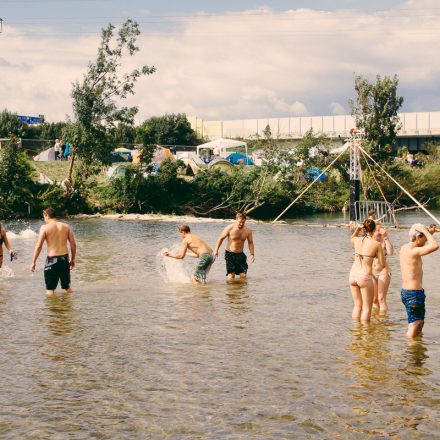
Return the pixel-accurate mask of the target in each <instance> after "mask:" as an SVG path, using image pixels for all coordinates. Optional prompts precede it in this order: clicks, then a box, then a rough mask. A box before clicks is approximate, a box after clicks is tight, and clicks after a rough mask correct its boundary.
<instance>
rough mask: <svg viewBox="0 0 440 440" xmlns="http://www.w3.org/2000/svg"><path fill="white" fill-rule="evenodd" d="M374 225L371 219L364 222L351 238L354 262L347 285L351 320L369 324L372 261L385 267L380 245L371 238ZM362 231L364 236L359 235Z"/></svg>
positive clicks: (372, 285)
mask: <svg viewBox="0 0 440 440" xmlns="http://www.w3.org/2000/svg"><path fill="white" fill-rule="evenodd" d="M375 229H376V223H375V222H374V220H372V219H367V220H365V221H364V223H363V225H362V226H358V227H357V228H356V229H355V231H354V232H353V234H352V236H351V242H352V243H353V245H354V251H355V254H354V262H353V265H352V267H351V271H350V277H349V283H350V290H351V295H352V297H353V302H354V306H353V314H352V316H353V319H356V320H359V319H360V320H361V321H362V322H369V321H370V318H371V309H372V308H373V299H374V283H373V260H374V259H375V258H377V259H378V260H379V262H380V264H381V265H382V266H385V258H384V255H383V250H382V245H381V243H379V242H377V241H376V240H375V239H374V238H373V234H374V231H375ZM361 231H363V233H364V236H363V237H360V236H359V233H360V232H361Z"/></svg>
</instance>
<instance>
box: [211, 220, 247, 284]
mask: <svg viewBox="0 0 440 440" xmlns="http://www.w3.org/2000/svg"><path fill="white" fill-rule="evenodd" d="M245 223H246V215H245V214H243V213H241V212H237V214H236V216H235V222H234V223H233V224H232V225H229V226H226V228H225V229H224V230H223V232H222V233H221V235H220V237H219V238H218V240H217V245H216V246H215V250H214V255H215V257H217V256H218V250H219V249H220V246H221V245H222V243H223V240H224V239H225V238H227V239H228V244H227V245H226V250H225V260H226V276H227V277H228V278H229V279H230V280H232V279H234V278H235V275H239V276H240V279H241V280H244V279H246V274H247V270H248V265H247V258H246V255H245V253H244V252H243V248H244V243H245V241H246V240H247V241H248V245H249V251H250V253H251V261H252V263H253V262H254V261H255V255H254V240H253V237H252V231H251V230H250V229H249V228H248V227H246V226H245Z"/></svg>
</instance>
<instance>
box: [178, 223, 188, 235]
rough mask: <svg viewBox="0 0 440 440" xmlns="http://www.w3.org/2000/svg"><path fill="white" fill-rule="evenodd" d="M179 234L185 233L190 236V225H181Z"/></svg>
mask: <svg viewBox="0 0 440 440" xmlns="http://www.w3.org/2000/svg"><path fill="white" fill-rule="evenodd" d="M178 229H179V232H184V233H185V234H188V232H191V229H190V228H189V226H188V225H180V226H179V228H178Z"/></svg>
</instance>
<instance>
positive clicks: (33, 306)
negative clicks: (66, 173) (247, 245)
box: [0, 221, 440, 439]
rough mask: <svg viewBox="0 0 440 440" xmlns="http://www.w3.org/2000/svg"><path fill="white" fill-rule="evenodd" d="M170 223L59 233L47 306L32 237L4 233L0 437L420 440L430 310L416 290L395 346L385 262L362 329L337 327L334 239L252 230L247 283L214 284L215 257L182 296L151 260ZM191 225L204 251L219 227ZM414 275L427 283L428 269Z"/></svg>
mask: <svg viewBox="0 0 440 440" xmlns="http://www.w3.org/2000/svg"><path fill="white" fill-rule="evenodd" d="M9 226H10V227H9V228H8V231H9V230H11V231H12V232H14V231H15V230H14V227H13V226H14V225H13V224H11V225H9ZM38 226H39V224H36V223H35V224H34V223H33V224H31V225H20V228H21V229H22V230H25V229H26V228H28V227H29V229H30V230H32V231H33V230H37V229H38ZM176 226H177V222H172V221H169V222H166V223H157V222H142V223H141V222H130V223H128V222H111V221H83V222H81V221H77V222H73V228H74V230H75V233H76V235H77V241H78V261H77V267H76V269H75V271H74V272H73V274H72V277H73V287H74V289H75V291H76V293H75V294H74V295H71V296H69V295H62V294H58V295H57V297H55V298H45V297H44V285H43V280H42V259H41V258H40V261H39V264H38V267H37V269H38V270H37V274H36V275H35V276H33V277H32V276H30V275H29V272H28V267H27V263H26V264H25V262H28V261H29V259H30V258H31V256H32V251H33V246H34V244H35V237H29V239H18V238H16V237H14V240H16V243H17V246H18V247H19V248H20V249H19V252H20V259H19V261H18V262H16V263H17V264H15V263H14V266H13V269H14V274H15V277H14V278H10V279H7V280H6V279H0V344H1V347H2V356H1V357H0V385H1V389H2V393H1V395H0V408H1V409H0V414H1V417H0V436H3V437H5V438H11V437H18V438H66V436H69V438H93V437H97V438H103V439H106V438H108V439H113V438H215V439H217V438H228V439H229V438H240V439H241V438H252V439H268V438H363V437H372V438H380V437H384V438H387V437H391V438H393V437H394V438H413V437H417V436H419V437H423V436H425V437H426V438H430V437H435V436H436V434H437V433H438V431H439V429H440V426H439V420H440V399H439V398H438V396H439V383H440V380H439V379H440V375H439V370H438V365H439V363H440V362H439V361H440V351H439V349H438V347H439V344H437V340H438V336H440V335H439V334H438V331H437V329H436V328H435V320H436V318H438V317H439V316H440V314H439V313H438V312H437V309H438V310H440V309H439V308H438V307H439V306H440V301H439V300H438V299H436V297H435V294H433V295H432V296H429V295H430V293H431V290H429V292H428V306H427V307H428V320H427V325H426V331H425V335H424V338H423V340H422V341H419V342H417V343H415V344H408V343H407V342H406V340H405V338H404V329H405V326H406V322H405V315H404V310H403V308H402V305H401V303H400V299H399V291H398V289H399V277H398V264H397V257H393V259H390V264H391V267H392V271H393V274H395V276H393V280H392V285H391V289H390V294H389V306H390V313H389V315H388V316H387V317H386V318H381V317H379V316H376V315H375V316H373V319H372V323H371V325H369V326H366V327H363V326H357V325H355V324H353V323H352V322H351V319H350V315H351V305H352V304H351V297H350V292H349V289H348V286H347V273H348V271H349V267H350V265H351V261H352V249H351V247H350V244H349V240H348V234H349V232H348V231H346V230H342V229H318V228H313V229H308V228H297V227H293V226H288V225H287V226H285V227H282V228H281V227H272V226H271V225H260V224H258V225H253V226H252V228H253V229H254V236H255V242H256V256H257V259H256V262H255V263H254V264H250V265H249V279H248V281H247V282H246V283H232V284H227V283H226V282H225V267H224V261H223V257H222V255H220V258H219V259H218V261H216V262H215V264H214V266H213V268H212V271H211V273H210V278H209V281H210V282H209V284H208V285H206V286H202V287H196V286H193V285H191V284H190V283H183V282H181V281H182V280H180V279H178V278H179V276H176V269H175V268H172V267H171V268H168V269H167V267H165V263H168V260H164V259H163V258H162V257H161V256H160V251H161V250H162V249H164V248H168V249H170V248H172V247H173V246H176V245H177V246H178V243H179V237H178V236H177V234H176ZM191 227H192V228H193V229H194V231H195V232H196V233H200V234H201V235H202V236H203V237H206V239H207V241H208V243H210V244H211V245H212V244H214V243H215V240H216V239H217V237H218V234H219V232H220V231H221V230H222V229H223V227H224V224H223V223H215V222H209V223H194V224H191ZM14 233H15V234H18V232H17V231H15V232H14ZM391 234H393V235H392V237H393V239H394V240H395V243H396V247H398V246H400V245H401V244H402V243H403V242H404V241H406V235H405V234H399V233H394V232H392V233H391ZM394 234H395V235H394ZM193 263H194V260H190V261H188V262H186V263H184V265H183V266H179V270H180V269H184V270H185V271H186V272H185V273H186V274H188V273H190V270H191V265H192V264H193ZM425 268H426V272H427V283H428V284H427V285H428V286H435V285H436V282H438V281H440V280H439V279H438V274H437V271H436V266H435V260H434V259H433V258H428V259H427V260H426V263H425ZM167 270H168V272H167ZM170 275H171V276H170ZM173 276H174V279H173ZM170 279H171V280H173V281H174V282H169V281H170ZM165 281H167V282H165ZM176 281H180V282H176Z"/></svg>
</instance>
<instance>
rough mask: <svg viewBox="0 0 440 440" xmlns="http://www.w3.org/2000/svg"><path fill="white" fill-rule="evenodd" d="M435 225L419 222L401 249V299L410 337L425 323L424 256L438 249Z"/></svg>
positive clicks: (418, 332)
mask: <svg viewBox="0 0 440 440" xmlns="http://www.w3.org/2000/svg"><path fill="white" fill-rule="evenodd" d="M434 231H435V227H434V228H432V227H430V228H429V229H427V228H425V226H423V225H421V224H420V223H417V224H415V225H413V226H412V227H411V229H410V231H409V236H410V238H411V241H410V242H409V243H407V244H405V245H403V246H402V249H401V250H400V268H401V271H402V291H401V299H402V302H403V304H404V306H405V308H406V313H407V315H408V331H407V333H406V335H407V336H408V337H409V338H414V337H416V336H418V335H419V334H420V333H421V332H422V329H423V325H424V324H425V291H424V289H423V265H422V257H423V256H425V255H428V254H431V253H432V252H435V251H436V250H437V249H438V247H439V246H438V243H437V242H436V240H435V239H434V237H433V236H432V234H433V233H434Z"/></svg>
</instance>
